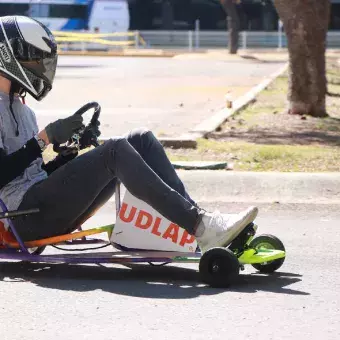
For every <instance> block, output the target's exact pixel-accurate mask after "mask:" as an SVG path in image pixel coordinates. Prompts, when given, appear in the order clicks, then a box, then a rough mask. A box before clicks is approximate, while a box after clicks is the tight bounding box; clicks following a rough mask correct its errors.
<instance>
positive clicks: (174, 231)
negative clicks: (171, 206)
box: [162, 223, 179, 243]
mask: <svg viewBox="0 0 340 340" xmlns="http://www.w3.org/2000/svg"><path fill="white" fill-rule="evenodd" d="M178 232H179V226H178V225H177V224H174V223H171V224H170V225H169V227H168V229H167V230H166V231H165V233H164V234H163V236H162V237H163V238H164V239H167V238H170V239H171V241H172V242H173V243H177V240H178Z"/></svg>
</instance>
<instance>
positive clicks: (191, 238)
mask: <svg viewBox="0 0 340 340" xmlns="http://www.w3.org/2000/svg"><path fill="white" fill-rule="evenodd" d="M194 241H195V236H193V235H190V234H188V232H187V231H186V230H184V233H183V235H182V238H181V242H180V243H179V245H180V246H182V247H184V245H185V244H186V243H188V244H190V243H193V242H194Z"/></svg>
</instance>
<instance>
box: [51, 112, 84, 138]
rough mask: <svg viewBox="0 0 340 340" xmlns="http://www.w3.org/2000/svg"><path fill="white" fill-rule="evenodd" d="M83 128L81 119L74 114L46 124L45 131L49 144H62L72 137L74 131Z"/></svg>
mask: <svg viewBox="0 0 340 340" xmlns="http://www.w3.org/2000/svg"><path fill="white" fill-rule="evenodd" d="M83 127H84V126H83V117H82V116H81V115H76V114H74V115H72V116H70V117H68V118H65V119H58V120H57V121H55V122H53V123H50V124H48V125H47V126H46V128H45V131H46V134H47V137H48V139H49V141H50V143H51V144H63V143H66V142H67V141H68V140H69V139H70V138H71V137H72V136H73V134H74V132H75V131H77V130H79V129H81V128H83Z"/></svg>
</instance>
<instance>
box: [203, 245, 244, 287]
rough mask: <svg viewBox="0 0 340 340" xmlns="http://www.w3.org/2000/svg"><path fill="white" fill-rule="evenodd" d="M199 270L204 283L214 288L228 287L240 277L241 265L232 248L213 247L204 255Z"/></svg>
mask: <svg viewBox="0 0 340 340" xmlns="http://www.w3.org/2000/svg"><path fill="white" fill-rule="evenodd" d="M199 272H200V274H201V277H202V281H203V282H204V283H207V284H209V285H210V286H211V287H213V288H226V287H229V286H230V285H231V284H233V283H234V282H235V281H236V279H237V278H238V275H239V272H240V265H239V262H238V259H237V257H236V256H235V255H234V253H233V252H232V251H231V250H230V249H226V248H212V249H209V250H208V251H207V252H205V253H204V254H203V255H202V257H201V260H200V263H199Z"/></svg>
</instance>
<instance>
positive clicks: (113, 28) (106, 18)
mask: <svg viewBox="0 0 340 340" xmlns="http://www.w3.org/2000/svg"><path fill="white" fill-rule="evenodd" d="M129 25H130V13H129V5H128V2H127V0H115V1H112V0H101V1H98V0H96V1H94V3H93V7H92V10H91V15H90V18H89V27H90V30H91V31H93V29H94V28H95V27H97V28H99V33H115V32H127V31H128V29H129Z"/></svg>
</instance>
